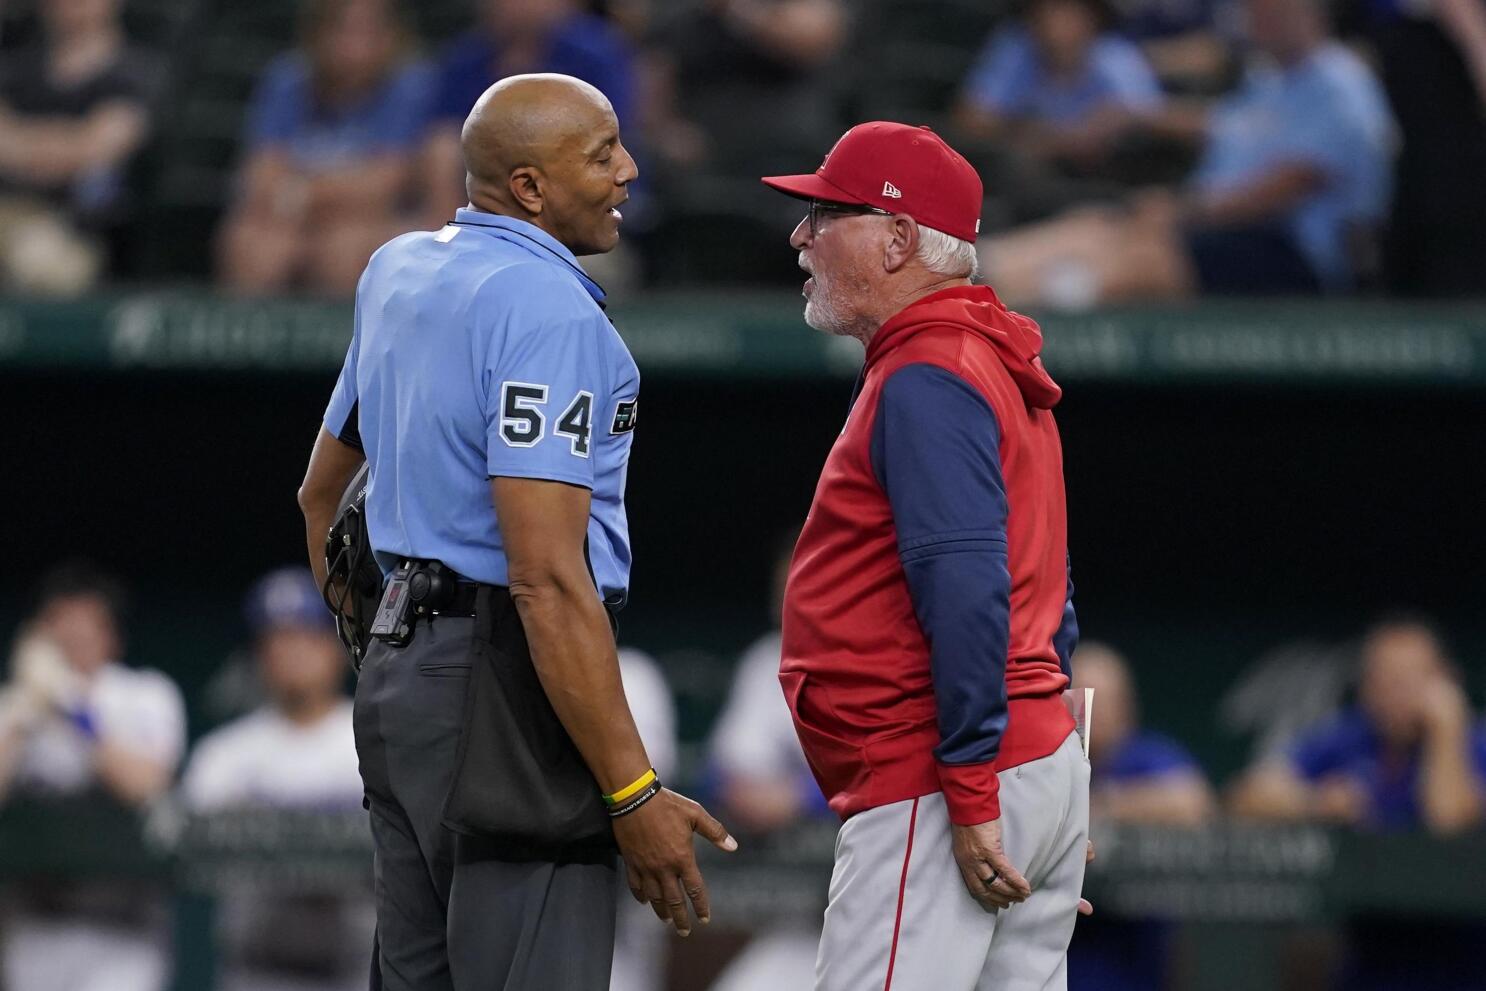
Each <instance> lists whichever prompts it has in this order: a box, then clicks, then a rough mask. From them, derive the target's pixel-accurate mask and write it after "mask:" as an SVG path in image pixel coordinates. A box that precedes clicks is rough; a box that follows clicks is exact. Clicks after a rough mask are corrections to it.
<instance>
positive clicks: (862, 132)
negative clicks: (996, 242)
mask: <svg viewBox="0 0 1486 991" xmlns="http://www.w3.org/2000/svg"><path fill="white" fill-rule="evenodd" d="M883 173H887V174H888V175H891V176H892V177H893V178H892V179H885V178H884V176H883ZM764 182H765V183H767V184H768V185H769V186H772V187H773V188H775V189H777V190H779V191H780V192H782V193H787V194H789V195H790V196H795V197H798V198H800V199H806V200H825V201H827V202H832V203H858V204H862V205H865V206H872V207H877V208H878V209H879V210H885V211H887V212H889V213H906V214H907V215H908V216H910V217H912V218H913V219H914V220H916V221H918V222H919V223H920V224H923V225H924V226H925V227H931V228H933V229H934V230H937V231H943V232H944V233H945V234H948V235H949V236H950V237H956V238H959V239H960V240H962V241H973V240H975V236H976V234H978V233H979V227H980V207H981V197H982V195H983V194H982V187H981V182H980V176H979V175H978V174H976V171H975V168H974V166H972V165H971V164H970V163H969V162H967V161H966V160H965V158H964V156H962V155H960V154H959V153H958V152H956V151H955V150H954V149H953V148H951V147H950V146H949V145H948V144H946V143H945V141H944V139H943V138H941V137H940V136H939V135H937V134H935V133H934V132H933V131H931V130H930V129H929V128H927V127H912V126H910V125H908V124H898V123H894V122H892V121H883V120H875V121H870V122H869V123H866V124H858V125H857V126H856V127H853V128H852V129H851V130H850V131H847V132H846V133H845V134H844V135H842V136H841V140H840V141H837V142H836V147H834V148H832V149H831V151H830V153H829V154H828V155H826V160H825V162H823V163H822V164H821V167H820V168H819V169H817V170H816V172H815V173H814V174H813V175H788V176H769V177H767V178H766V179H764ZM899 183H902V185H901V186H900V185H899Z"/></svg>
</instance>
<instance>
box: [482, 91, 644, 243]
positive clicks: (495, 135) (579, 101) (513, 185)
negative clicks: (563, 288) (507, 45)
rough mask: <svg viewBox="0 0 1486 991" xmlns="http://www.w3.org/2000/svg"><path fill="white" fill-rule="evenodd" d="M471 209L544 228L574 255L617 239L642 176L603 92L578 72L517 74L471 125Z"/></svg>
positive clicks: (485, 101) (488, 96) (486, 99)
mask: <svg viewBox="0 0 1486 991" xmlns="http://www.w3.org/2000/svg"><path fill="white" fill-rule="evenodd" d="M461 140H462V144H463V149H464V164H465V172H466V188H467V189H468V191H469V196H470V205H472V206H474V207H476V208H477V209H481V210H485V211H488V212H490V213H498V214H502V215H505V216H511V217H516V218H518V219H520V220H525V221H528V222H530V223H533V224H535V225H537V226H538V227H540V228H542V229H543V230H545V231H547V233H549V234H551V235H552V236H553V237H555V238H557V240H558V241H560V242H562V243H563V244H564V245H566V246H567V247H568V248H569V249H571V250H572V251H573V253H574V254H577V255H585V254H598V253H601V252H605V251H609V250H611V249H613V248H614V246H615V245H616V244H618V242H619V223H620V220H621V218H620V215H619V211H618V210H617V209H615V208H616V207H617V206H618V205H619V204H620V203H623V202H624V201H625V199H627V198H628V195H629V194H628V193H627V192H626V186H627V185H628V184H629V183H631V182H633V181H634V180H635V178H636V177H637V176H638V175H639V170H638V169H636V167H635V161H634V159H633V158H631V157H630V154H629V152H627V151H626V150H625V148H624V145H623V144H622V143H621V142H620V139H619V121H618V120H617V119H616V117H615V116H614V108H613V107H612V106H610V104H609V101H608V99H607V98H606V97H605V96H604V94H603V93H601V92H599V91H598V90H597V89H596V88H594V87H593V86H590V85H589V84H588V83H585V82H583V81H582V80H580V79H574V78H573V77H572V76H562V75H557V74H553V73H541V74H533V75H522V76H511V77H509V78H506V79H502V80H501V81H500V82H498V83H496V84H495V85H494V86H492V87H490V88H489V89H488V90H486V91H485V93H484V94H483V95H482V96H481V97H480V99H479V100H478V101H476V103H475V107H474V109H473V110H472V111H470V115H469V117H468V119H466V120H465V122H464V131H463V134H462V136H461Z"/></svg>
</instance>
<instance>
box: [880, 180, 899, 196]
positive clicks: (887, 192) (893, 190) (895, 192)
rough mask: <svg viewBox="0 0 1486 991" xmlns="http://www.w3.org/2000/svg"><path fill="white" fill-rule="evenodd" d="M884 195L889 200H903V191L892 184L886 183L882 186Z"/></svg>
mask: <svg viewBox="0 0 1486 991" xmlns="http://www.w3.org/2000/svg"><path fill="white" fill-rule="evenodd" d="M882 195H884V196H886V197H887V198H888V199H892V200H901V199H902V198H903V190H901V189H899V188H898V187H897V186H894V185H893V184H892V183H890V182H885V183H883V184H882Z"/></svg>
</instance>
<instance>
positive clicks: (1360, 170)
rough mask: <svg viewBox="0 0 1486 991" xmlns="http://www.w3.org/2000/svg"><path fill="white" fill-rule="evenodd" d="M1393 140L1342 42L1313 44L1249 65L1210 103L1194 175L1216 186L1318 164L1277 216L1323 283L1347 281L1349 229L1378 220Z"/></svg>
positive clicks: (1204, 185)
mask: <svg viewBox="0 0 1486 991" xmlns="http://www.w3.org/2000/svg"><path fill="white" fill-rule="evenodd" d="M1394 145H1395V131H1394V125H1393V118H1392V115H1391V114H1390V112H1389V110H1388V100H1387V96H1386V95H1385V94H1384V92H1383V88H1382V86H1380V85H1379V84H1378V81H1377V79H1376V78H1375V77H1374V76H1373V74H1372V72H1371V71H1370V70H1369V69H1368V68H1367V66H1366V65H1364V64H1363V62H1362V60H1361V59H1359V58H1357V56H1355V55H1353V54H1352V53H1351V52H1349V51H1348V50H1347V49H1345V48H1343V47H1342V46H1341V45H1338V44H1335V43H1329V44H1326V45H1323V46H1321V47H1320V48H1318V49H1317V50H1316V51H1315V52H1313V53H1312V54H1311V55H1310V56H1309V57H1308V58H1306V59H1305V60H1303V61H1301V62H1299V63H1297V64H1296V65H1293V66H1290V67H1289V68H1279V67H1275V66H1272V65H1269V66H1264V67H1260V68H1256V69H1254V70H1252V71H1251V72H1250V73H1249V74H1248V76H1247V77H1246V79H1245V80H1244V82H1243V84H1242V86H1240V88H1239V90H1238V92H1236V93H1234V94H1233V95H1232V96H1231V97H1229V98H1228V99H1226V100H1224V101H1223V102H1222V103H1220V104H1219V105H1218V107H1217V108H1216V109H1215V110H1214V113H1213V117H1212V122H1211V124H1210V125H1209V134H1208V143H1207V147H1206V150H1205V151H1204V153H1203V157H1202V161H1201V162H1200V163H1199V164H1198V167H1197V171H1196V174H1195V175H1194V176H1193V182H1194V184H1195V185H1196V186H1197V188H1198V189H1199V190H1202V191H1206V192H1213V191H1222V190H1224V189H1226V188H1231V187H1234V186H1240V185H1244V184H1247V183H1250V182H1253V181H1254V180H1255V179H1256V178H1258V177H1259V176H1261V175H1263V174H1264V173H1265V172H1266V171H1268V170H1270V169H1274V168H1276V167H1279V166H1282V165H1292V164H1304V165H1310V166H1313V167H1315V168H1317V169H1320V170H1321V171H1322V172H1324V173H1325V175H1326V185H1325V187H1324V188H1323V189H1321V190H1319V191H1318V192H1316V193H1315V194H1313V195H1312V196H1310V197H1308V198H1307V199H1306V200H1305V201H1304V202H1303V203H1301V204H1300V205H1299V206H1298V207H1296V208H1295V210H1294V211H1292V212H1291V214H1290V215H1289V216H1288V217H1286V218H1284V224H1285V226H1286V227H1287V228H1288V230H1289V232H1290V234H1291V236H1292V237H1293V238H1294V239H1295V243H1296V245H1297V247H1299V249H1300V251H1301V253H1302V254H1304V255H1305V256H1306V258H1307V259H1308V260H1309V261H1310V263H1311V265H1312V267H1313V268H1314V269H1315V271H1316V275H1317V277H1318V278H1319V279H1320V280H1321V283H1322V285H1323V286H1325V287H1326V288H1328V289H1333V290H1336V289H1345V288H1347V287H1348V286H1349V284H1350V282H1351V276H1352V273H1351V268H1352V266H1351V259H1350V257H1349V253H1348V248H1347V244H1348V233H1349V231H1351V230H1353V229H1355V228H1357V227H1362V226H1367V225H1373V224H1376V223H1378V222H1380V221H1381V220H1382V219H1383V217H1384V216H1385V215H1386V213H1387V210H1388V204H1389V200H1390V198H1391V195H1392V175H1391V165H1392V157H1393V150H1394Z"/></svg>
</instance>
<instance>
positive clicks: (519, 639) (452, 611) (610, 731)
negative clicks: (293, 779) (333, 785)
mask: <svg viewBox="0 0 1486 991" xmlns="http://www.w3.org/2000/svg"><path fill="white" fill-rule="evenodd" d="M463 142H464V158H465V165H466V169H467V171H468V181H467V185H468V190H469V195H470V205H469V207H468V208H465V209H461V210H459V211H458V212H457V214H456V215H455V217H454V219H453V220H452V221H451V222H450V223H449V224H448V225H446V226H445V227H444V228H443V229H442V230H440V231H437V232H426V233H425V232H418V233H412V234H406V235H403V236H402V237H400V238H397V239H396V240H393V241H391V242H389V243H388V244H386V245H384V246H383V247H382V248H381V249H379V250H378V251H377V253H376V254H375V255H374V256H373V257H372V259H371V262H370V264H369V265H368V266H367V269H366V272H365V273H364V274H363V276H362V278H361V283H360V286H359V287H358V289H357V293H356V328H355V333H354V336H353V339H352V342H351V347H350V351H349V352H348V354H347V356H346V363H345V367H344V369H343V371H342V373H341V377H340V381H339V382H338V383H337V385H336V387H335V391H334V393H333V394H332V396H331V399H330V403H329V406H328V408H327V409H326V412H325V417H324V423H323V426H322V428H321V430H320V434H319V438H318V440H317V442H316V444H315V448H314V451H313V453H312V454H311V456H310V465H309V469H308V471H307V473H306V476H305V481H304V485H303V487H302V488H301V490H300V503H301V506H302V507H303V508H304V514H305V522H306V537H307V540H308V542H309V548H310V558H311V562H312V563H313V564H314V566H315V567H316V575H317V577H318V578H320V579H321V580H322V581H323V580H324V578H325V572H326V565H325V561H324V558H323V554H322V549H323V546H324V542H325V537H326V531H327V527H328V526H329V524H330V522H331V518H332V517H333V516H334V515H335V512H336V506H337V503H338V502H339V500H340V497H341V493H342V492H343V491H344V489H345V487H346V485H347V484H348V483H349V482H350V480H351V478H352V476H353V475H354V474H355V472H356V471H357V470H358V469H359V468H360V465H361V463H362V459H363V456H364V458H365V460H366V461H367V463H368V464H369V468H370V471H369V478H370V483H369V486H370V487H369V488H368V490H367V494H366V521H367V530H368V533H369V534H370V538H371V542H372V546H373V550H374V552H375V554H376V558H377V561H378V563H379V564H380V565H381V567H382V570H383V571H384V572H385V573H386V575H387V581H386V584H385V586H384V589H385V590H384V592H383V595H382V599H381V603H380V605H379V607H378V609H377V613H376V618H375V621H374V623H373V624H372V626H371V630H370V632H371V635H372V637H373V638H374V639H373V642H372V643H371V645H370V647H369V649H368V650H367V652H366V657H365V660H364V662H363V663H362V666H361V670H360V676H359V679H358V682H357V686H356V702H355V712H354V722H355V729H356V749H357V753H358V755H359V763H360V770H361V778H362V782H363V784H364V786H365V790H366V802H367V806H368V808H369V809H370V811H371V824H372V835H373V838H374V841H375V850H376V902H377V932H378V938H379V941H380V952H379V954H378V957H377V961H376V968H375V970H376V975H375V976H376V978H377V980H376V981H374V982H373V983H374V986H380V987H383V988H386V989H388V991H476V989H486V988H504V989H507V991H547V989H554V988H562V989H564V991H598V989H601V988H607V987H608V986H609V974H610V958H611V955H612V953H613V944H614V925H615V908H616V905H615V897H616V896H615V893H616V891H617V889H618V877H617V874H616V871H617V863H616V860H615V852H616V848H617V851H618V853H620V854H621V855H622V856H623V858H624V864H625V871H626V875H627V878H628V882H629V887H630V889H631V891H632V892H633V893H634V894H635V897H636V898H638V899H640V900H642V901H647V902H649V903H650V904H651V906H652V907H653V908H654V909H655V911H656V914H657V915H659V916H660V917H661V918H662V919H666V920H669V921H671V922H673V923H674V925H675V927H676V929H677V930H678V931H680V932H681V933H682V934H683V935H684V934H686V933H687V932H688V931H689V930H690V928H691V921H690V915H689V914H688V901H689V902H690V903H691V906H692V907H694V908H695V911H696V914H697V916H698V917H700V918H701V919H702V920H703V921H706V919H707V917H708V912H709V909H708V905H707V896H706V891H705V889H704V887H703V884H702V878H701V875H700V874H699V872H698V871H697V866H696V860H695V854H694V851H693V848H692V843H693V833H694V832H701V833H702V834H704V835H705V836H706V837H707V838H708V839H710V840H712V841H713V842H714V843H716V844H717V845H719V846H721V847H723V848H725V849H731V848H733V847H734V846H735V844H734V843H733V841H732V840H731V839H730V838H729V837H728V835H727V832H726V830H724V829H723V827H722V825H721V824H720V823H718V822H717V821H716V820H715V819H713V818H712V817H711V816H709V815H707V813H706V812H705V811H704V810H703V809H702V808H701V806H699V805H697V804H696V803H695V802H692V801H689V800H688V799H685V798H682V797H681V796H679V795H677V794H675V793H674V792H671V791H668V790H666V789H665V788H664V787H662V785H661V783H660V782H659V780H657V778H656V774H655V771H654V768H653V767H652V766H651V762H650V760H649V758H648V757H647V756H646V752H645V747H644V744H643V743H642V742H641V739H640V736H639V734H638V732H636V729H635V721H634V718H633V716H632V715H631V713H630V708H629V706H628V704H627V703H626V702H625V696H624V692H623V687H622V685H621V682H620V673H619V665H618V662H617V660H616V652H615V645H614V633H613V629H612V626H611V615H610V613H612V611H614V610H617V609H618V608H619V607H620V606H621V605H622V604H623V603H624V601H625V598H626V596H627V594H628V588H629V571H630V548H629V534H628V528H627V524H626V517H625V510H624V481H625V473H626V465H627V462H628V458H629V451H630V445H631V443H632V441H633V438H634V431H635V427H636V423H637V403H638V401H639V387H640V381H639V372H638V370H637V369H636V367H635V363H634V360H633V359H632V358H631V357H630V354H629V351H628V350H627V349H626V348H625V346H624V342H623V341H622V340H621V339H620V337H619V335H618V333H617V332H616V331H615V329H614V327H613V326H612V325H611V324H610V323H609V321H608V320H607V319H606V318H605V316H604V313H603V310H602V307H601V303H602V301H603V299H604V293H603V290H602V289H600V288H599V287H598V285H597V284H595V283H594V282H593V280H592V279H590V278H589V277H588V276H587V275H586V274H585V273H584V271H583V269H582V268H581V267H580V265H579V263H578V260H577V256H579V255H588V254H597V253H601V252H605V251H609V250H611V249H612V248H613V247H614V246H615V244H616V243H617V242H618V239H619V226H620V222H621V219H622V217H621V214H620V211H619V209H618V208H619V206H620V205H621V204H623V202H624V200H625V198H626V195H627V194H626V189H627V186H628V184H629V183H630V182H631V181H633V180H634V179H635V177H636V174H637V172H636V169H635V163H634V160H633V159H632V158H631V157H630V155H629V153H628V152H627V151H626V150H625V148H624V145H623V143H622V142H621V141H620V137H619V125H618V122H617V121H616V119H615V116H614V111H613V109H612V108H611V107H610V105H609V102H608V100H606V99H605V98H604V97H603V95H602V94H601V93H600V92H599V91H598V90H597V89H594V88H593V87H592V86H589V85H588V84H586V83H582V82H579V81H578V80H576V79H573V78H571V77H567V76H556V75H536V76H513V77H511V78H508V79H505V80H503V81H501V82H500V83H497V84H496V85H495V86H493V87H491V88H490V89H489V90H487V91H486V93H485V94H484V95H483V96H482V97H481V98H480V100H479V102H478V103H476V104H475V108H474V110H473V111H472V112H471V114H470V116H469V119H468V120H467V121H466V123H465V126H464V134H463ZM606 610H607V611H606ZM378 981H379V982H380V983H379V984H378V983H377V982H378Z"/></svg>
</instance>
